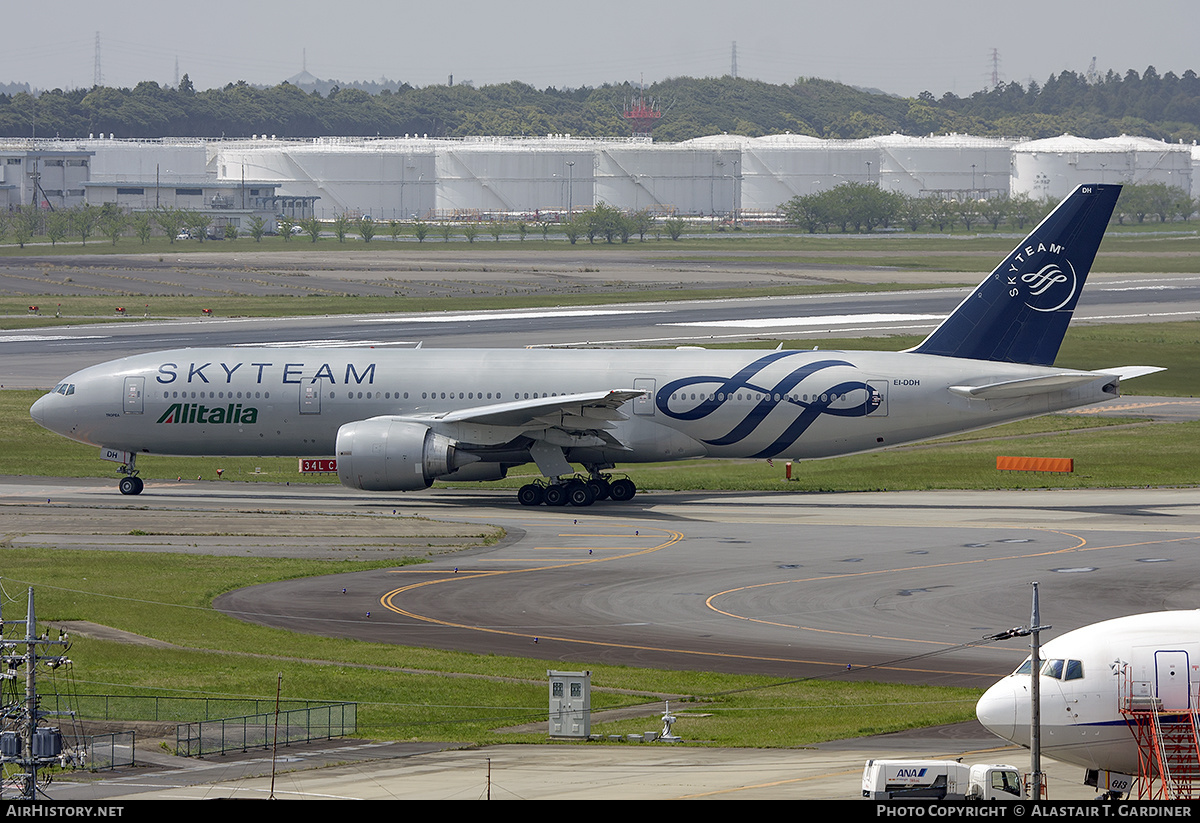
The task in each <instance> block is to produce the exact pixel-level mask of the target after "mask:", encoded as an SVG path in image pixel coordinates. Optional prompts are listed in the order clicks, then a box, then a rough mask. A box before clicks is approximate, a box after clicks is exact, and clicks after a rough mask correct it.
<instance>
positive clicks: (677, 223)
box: [663, 217, 684, 240]
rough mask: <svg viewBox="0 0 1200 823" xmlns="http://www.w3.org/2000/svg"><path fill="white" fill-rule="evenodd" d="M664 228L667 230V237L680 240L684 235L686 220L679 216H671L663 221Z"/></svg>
mask: <svg viewBox="0 0 1200 823" xmlns="http://www.w3.org/2000/svg"><path fill="white" fill-rule="evenodd" d="M663 229H664V230H665V231H666V232H667V237H670V238H671V239H672V240H678V239H679V238H680V237H682V236H683V229H684V222H683V221H682V220H680V219H679V218H678V217H670V218H668V219H666V220H664V221H663Z"/></svg>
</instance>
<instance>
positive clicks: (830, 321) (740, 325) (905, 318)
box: [659, 314, 943, 329]
mask: <svg viewBox="0 0 1200 823" xmlns="http://www.w3.org/2000/svg"><path fill="white" fill-rule="evenodd" d="M942 317H943V316H942V315H940V314H827V315H818V316H814V317H753V318H749V319H747V320H698V321H689V322H686V323H660V324H659V325H660V326H712V327H714V328H722V329H766V328H781V327H790V326H841V325H845V324H847V323H911V322H914V321H918V320H919V321H934V320H941V319H942Z"/></svg>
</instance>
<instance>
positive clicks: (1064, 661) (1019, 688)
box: [976, 611, 1200, 775]
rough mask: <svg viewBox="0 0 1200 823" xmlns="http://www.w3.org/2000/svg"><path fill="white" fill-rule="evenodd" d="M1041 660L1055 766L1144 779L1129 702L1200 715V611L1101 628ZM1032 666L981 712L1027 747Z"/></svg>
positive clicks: (1046, 728) (993, 691)
mask: <svg viewBox="0 0 1200 823" xmlns="http://www.w3.org/2000/svg"><path fill="white" fill-rule="evenodd" d="M1040 658H1041V659H1042V660H1043V661H1044V664H1043V666H1042V669H1041V674H1040V675H1039V687H1040V696H1041V701H1040V702H1041V721H1042V722H1041V746H1042V753H1043V754H1044V755H1046V756H1047V757H1051V758H1054V759H1055V760H1060V761H1063V762H1065V763H1074V764H1077V765H1080V766H1084V767H1085V768H1089V769H1104V770H1107V771H1112V772H1119V773H1122V774H1127V775H1137V773H1138V750H1137V745H1136V740H1135V738H1134V735H1133V733H1132V731H1131V730H1130V727H1129V724H1128V723H1127V722H1126V719H1125V716H1124V715H1123V714H1122V713H1121V706H1122V704H1123V703H1124V704H1125V705H1131V706H1133V707H1149V706H1150V705H1154V706H1155V707H1156V708H1157V709H1158V710H1159V711H1160V716H1168V717H1169V716H1172V715H1175V716H1179V715H1183V716H1186V714H1187V713H1189V712H1194V711H1196V710H1197V709H1200V703H1198V698H1197V689H1198V687H1200V611H1172V612H1155V613H1151V614H1140V615H1133V616H1130V617H1120V618H1116V619H1114V620H1106V621H1104V622H1102V623H1095V624H1093V625H1090V626H1085V627H1084V628H1081V629H1077V630H1076V631H1073V632H1068V633H1067V634H1064V635H1062V636H1061V637H1057V638H1055V639H1053V640H1051V641H1049V642H1047V643H1045V644H1043V645H1042V647H1041V651H1040ZM1028 666H1029V661H1028V660H1027V661H1026V662H1025V664H1023V666H1022V669H1024V671H1022V669H1018V671H1017V672H1015V673H1013V674H1011V675H1009V676H1008V677H1005V678H1004V679H1003V680H1001V681H999V682H998V683H996V684H995V685H993V686H992V687H991V688H990V689H988V690H987V692H986V693H985V694H984V695H983V697H982V698H980V700H979V703H978V704H977V706H976V715H977V716H978V718H979V722H980V723H982V724H983V725H984V726H985V727H986V728H987V729H988V730H989V731H991V732H992V733H993V734H996V735H997V736H999V737H1002V738H1004V739H1005V740H1009V741H1012V742H1014V743H1017V744H1019V745H1021V746H1025V747H1029V746H1030V740H1031V737H1032V734H1031V728H1030V714H1031V708H1032V705H1031V700H1030V689H1031V680H1030V676H1029V673H1028ZM1130 697H1132V702H1131V701H1130V699H1129V698H1130Z"/></svg>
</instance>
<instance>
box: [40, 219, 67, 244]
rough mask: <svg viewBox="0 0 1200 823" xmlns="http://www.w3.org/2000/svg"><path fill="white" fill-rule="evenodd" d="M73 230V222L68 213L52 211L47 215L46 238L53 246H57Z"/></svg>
mask: <svg viewBox="0 0 1200 823" xmlns="http://www.w3.org/2000/svg"><path fill="white" fill-rule="evenodd" d="M70 230H71V220H70V217H69V216H68V215H67V213H66V212H62V211H52V212H50V213H49V214H47V215H46V237H47V238H48V239H49V240H50V245H51V246H57V245H58V243H59V241H60V240H63V239H64V238H66V236H67V233H68V232H69V231H70Z"/></svg>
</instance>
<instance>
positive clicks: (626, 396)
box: [404, 389, 645, 429]
mask: <svg viewBox="0 0 1200 823" xmlns="http://www.w3.org/2000/svg"><path fill="white" fill-rule="evenodd" d="M644 394H645V392H644V391H637V390H635V389H614V390H611V391H598V392H584V393H581V394H560V395H558V396H557V397H538V398H534V399H530V400H514V401H513V402H511V403H494V404H490V405H487V406H475V407H473V408H469V409H459V410H456V411H451V412H444V413H439V414H429V415H405V416H404V419H406V420H413V421H414V422H423V423H426V424H430V423H475V424H478V425H484V426H506V427H517V428H527V427H531V426H532V427H537V428H540V427H542V426H547V425H550V426H563V425H564V424H566V425H570V426H571V427H572V428H586V429H600V428H607V425H606V422H607V421H610V420H624V419H625V415H623V414H621V413H620V412H619V411H617V409H618V408H620V407H621V406H622V405H624V404H625V403H628V402H629V401H630V400H633V399H634V398H635V397H641V396H642V395H644ZM572 418H578V423H577V424H572V423H566V421H570V420H571V419H572Z"/></svg>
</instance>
